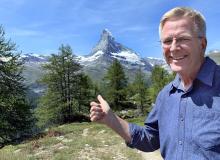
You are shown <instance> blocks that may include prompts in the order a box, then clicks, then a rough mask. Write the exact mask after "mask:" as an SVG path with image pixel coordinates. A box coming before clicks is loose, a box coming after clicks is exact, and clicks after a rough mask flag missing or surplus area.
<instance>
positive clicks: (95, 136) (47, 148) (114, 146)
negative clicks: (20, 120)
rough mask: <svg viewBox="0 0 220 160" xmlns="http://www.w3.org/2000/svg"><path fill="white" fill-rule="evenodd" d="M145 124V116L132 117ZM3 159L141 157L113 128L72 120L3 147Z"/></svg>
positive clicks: (0, 154)
mask: <svg viewBox="0 0 220 160" xmlns="http://www.w3.org/2000/svg"><path fill="white" fill-rule="evenodd" d="M131 121H132V122H134V123H139V124H143V121H144V118H143V117H142V118H138V119H132V120H131ZM0 159H1V160H141V159H143V156H142V154H141V153H140V152H139V151H137V150H135V149H130V148H128V147H126V145H125V143H124V141H123V140H122V139H121V138H120V137H119V136H118V135H116V134H115V133H114V132H113V131H112V130H110V129H109V128H107V127H105V126H104V125H101V124H97V123H87V122H84V123H71V124H65V125H61V126H58V127H53V128H50V129H47V130H45V132H44V133H42V134H41V135H39V136H37V137H35V138H32V139H29V140H26V141H24V142H22V143H21V144H17V145H8V146H5V147H4V148H2V149H0Z"/></svg>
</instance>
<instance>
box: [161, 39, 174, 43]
mask: <svg viewBox="0 0 220 160" xmlns="http://www.w3.org/2000/svg"><path fill="white" fill-rule="evenodd" d="M172 41H173V40H172V39H167V40H164V41H163V43H164V44H171V43H172Z"/></svg>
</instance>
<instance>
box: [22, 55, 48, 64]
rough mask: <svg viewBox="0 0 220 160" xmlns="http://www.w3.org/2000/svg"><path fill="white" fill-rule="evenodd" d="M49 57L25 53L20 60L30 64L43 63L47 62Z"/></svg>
mask: <svg viewBox="0 0 220 160" xmlns="http://www.w3.org/2000/svg"><path fill="white" fill-rule="evenodd" d="M49 57H50V56H44V55H40V54H35V53H26V54H22V55H21V58H22V59H23V60H24V61H25V62H26V63H28V62H30V63H43V62H47V61H48V59H49Z"/></svg>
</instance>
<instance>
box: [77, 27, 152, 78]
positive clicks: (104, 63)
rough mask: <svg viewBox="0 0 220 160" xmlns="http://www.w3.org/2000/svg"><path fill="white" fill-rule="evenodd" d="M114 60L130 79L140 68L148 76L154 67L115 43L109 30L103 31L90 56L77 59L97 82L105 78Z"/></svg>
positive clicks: (130, 50) (131, 51)
mask: <svg viewBox="0 0 220 160" xmlns="http://www.w3.org/2000/svg"><path fill="white" fill-rule="evenodd" d="M114 59H117V60H119V61H120V63H121V64H122V65H123V67H124V69H125V73H126V74H127V76H128V77H129V78H130V79H133V78H134V75H135V73H136V71H137V70H138V69H139V68H141V69H142V70H143V71H144V72H145V73H146V74H149V73H150V72H151V70H152V65H151V64H150V63H149V62H148V61H147V60H146V59H143V58H141V57H140V56H139V55H138V54H137V53H136V52H134V51H133V50H132V49H129V48H128V47H126V46H124V45H122V44H120V43H118V42H117V41H115V39H114V37H113V36H112V34H111V33H110V32H109V31H108V30H107V29H104V30H103V32H102V34H101V37H100V40H99V42H98V43H97V44H96V45H95V47H94V48H93V49H92V51H91V53H90V54H89V55H87V56H78V57H76V60H77V61H78V62H79V63H80V64H81V65H82V66H83V70H84V71H85V72H86V73H87V74H89V75H90V76H91V77H92V78H93V79H95V80H101V79H102V78H103V76H104V74H105V72H106V71H107V69H108V67H109V66H110V65H111V64H112V62H113V60H114Z"/></svg>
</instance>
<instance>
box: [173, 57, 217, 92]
mask: <svg viewBox="0 0 220 160" xmlns="http://www.w3.org/2000/svg"><path fill="white" fill-rule="evenodd" d="M215 67H216V63H215V62H214V61H213V60H211V59H210V58H209V57H206V58H205V62H204V63H203V64H202V66H201V69H200V71H199V73H198V75H197V77H196V79H198V80H199V81H201V82H203V83H205V84H206V85H209V86H212V82H213V77H214V73H215V72H214V71H215ZM178 88H179V89H182V87H181V79H180V76H179V75H178V74H177V75H176V77H175V79H174V80H173V82H172V85H171V88H170V92H172V91H173V90H174V89H178Z"/></svg>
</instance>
